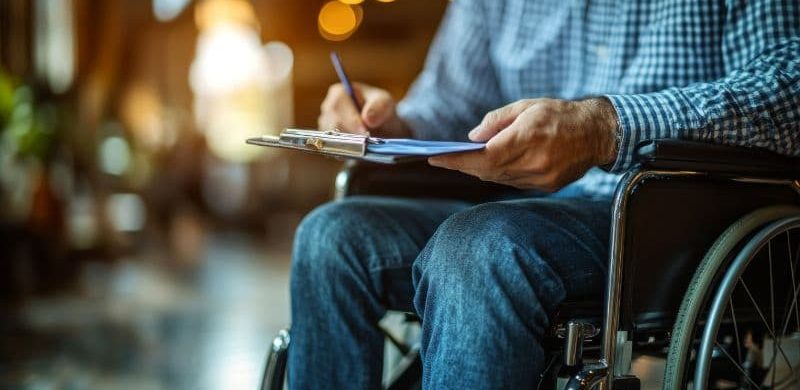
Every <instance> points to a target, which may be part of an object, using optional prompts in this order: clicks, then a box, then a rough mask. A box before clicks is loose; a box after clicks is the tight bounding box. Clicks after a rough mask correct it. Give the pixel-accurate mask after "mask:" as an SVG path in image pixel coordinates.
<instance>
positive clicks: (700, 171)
mask: <svg viewBox="0 0 800 390" xmlns="http://www.w3.org/2000/svg"><path fill="white" fill-rule="evenodd" d="M658 142H659V141H654V144H653V146H658V145H655V144H656V143H658ZM660 142H662V143H665V144H666V146H667V147H668V148H669V149H672V148H673V147H674V148H675V149H674V150H670V151H669V153H673V152H677V153H676V154H677V155H682V154H683V152H684V151H683V150H679V149H680V148H686V149H688V150H689V152H690V153H695V154H703V153H704V152H707V151H710V152H713V153H712V154H716V157H720V156H721V154H720V153H724V152H725V150H734V151H735V153H739V155H738V156H737V157H736V158H735V159H733V160H734V161H739V165H740V166H741V165H742V164H741V159H742V156H744V157H745V158H753V157H761V156H766V157H768V158H769V159H770V160H772V162H775V164H778V165H780V164H782V165H780V169H781V171H780V172H778V171H774V172H773V171H772V170H771V169H772V168H771V166H770V165H769V163H768V164H765V165H762V166H758V165H757V164H756V165H757V166H754V167H751V168H752V169H742V170H743V171H747V172H750V173H745V174H741V173H736V172H737V170H736V169H733V170H729V168H730V165H731V163H730V159H728V158H726V157H724V156H723V157H722V158H719V159H718V160H715V161H713V162H711V163H710V164H705V163H703V162H702V161H696V160H693V161H694V162H688V163H686V164H682V162H686V161H682V160H681V158H680V156H679V158H677V159H675V161H670V162H668V163H666V164H660V162H661V161H659V158H660V157H658V155H657V153H656V156H654V157H652V161H650V162H649V163H648V161H646V159H644V160H645V161H642V166H639V167H637V168H634V169H632V170H630V171H628V172H627V173H626V174H625V175H624V176H623V178H622V180H621V182H620V184H619V185H618V187H617V189H616V191H615V194H614V199H613V203H612V221H611V233H610V247H609V268H608V278H607V283H606V289H605V296H604V302H603V306H602V307H603V318H602V328H601V329H600V330H599V333H601V334H602V340H601V344H600V356H599V359H598V360H597V361H596V362H593V363H587V364H582V363H581V359H582V356H581V355H582V345H583V341H584V336H587V337H591V336H594V335H596V334H597V333H596V332H595V331H596V329H595V328H594V326H593V325H592V324H589V323H583V322H580V321H577V322H576V321H574V320H571V319H569V318H568V319H567V321H566V322H564V323H563V324H566V326H565V328H564V329H563V332H560V334H559V336H563V338H564V339H565V340H564V342H563V355H564V356H563V362H564V365H565V366H567V367H570V366H573V365H574V366H575V367H579V370H578V371H577V373H575V374H574V375H572V376H571V377H570V378H569V380H568V381H567V383H566V384H565V386H564V388H565V389H570V390H573V389H592V388H597V389H601V390H609V389H612V388H613V387H614V382H615V380H621V379H623V378H632V377H630V376H627V375H626V374H627V373H628V371H629V368H630V364H631V350H630V349H629V348H630V346H631V343H632V341H633V340H629V334H628V332H627V331H626V330H622V329H621V327H620V322H621V321H620V318H621V316H622V315H623V310H622V289H623V283H622V282H623V270H624V269H625V268H624V267H625V261H624V260H625V244H626V243H625V239H626V222H627V219H628V211H629V210H628V208H629V204H630V201H631V197H632V195H633V194H634V192H635V191H636V188H637V186H639V185H640V184H642V183H643V182H644V181H647V180H650V179H657V180H663V179H676V178H678V179H685V178H704V177H711V176H713V177H714V178H715V179H721V180H724V181H726V182H733V183H751V184H759V185H770V186H773V185H774V186H785V187H789V188H791V189H792V190H793V191H794V192H796V193H797V194H798V196H800V179H794V178H797V177H800V173H797V172H800V170H797V168H796V166H797V161H800V160H798V159H790V158H785V157H776V156H774V155H771V154H769V153H767V154H763V153H761V152H749V151H746V150H745V151H744V152H741V149H740V151H736V149H737V148H731V147H722V146H713V145H712V146H709V145H705V146H703V145H700V146H698V143H692V142H685V141H674V140H666V141H660ZM699 148H702V149H699ZM693 149H697V150H693ZM736 159H739V160H736ZM640 160H642V159H641V156H640ZM687 161H688V160H687ZM790 161H791V162H790ZM726 165H727V166H726ZM778 165H775V166H778ZM687 168H688V169H687ZM786 177H792V178H786ZM477 182H479V181H478V180H474V183H471V185H473V186H474V185H475V184H476V183H477ZM489 186H494V187H495V188H493V191H495V192H496V191H497V186H496V185H491V184H490V185H489ZM352 187H353V178H352V169H350V168H345V169H344V170H342V171H340V173H339V174H338V175H337V177H336V180H335V194H336V195H335V197H336V198H337V199H340V198H342V197H345V196H347V195H349V192H350V191H351V190H352ZM506 189H507V188H506ZM288 345H289V333H288V332H284V331H282V332H281V333H280V334H279V335H278V337H276V339H275V341H274V342H273V345H272V348H271V352H270V356H269V357H268V362H267V367H266V370H265V372H264V374H265V375H264V378H263V380H262V389H272V390H276V389H279V388H281V387H282V385H283V379H284V370H285V359H286V352H287V349H288ZM552 350H553V349H551V351H552ZM633 379H635V378H633ZM636 381H637V382H636V383H637V384H638V380H636ZM622 387H626V386H622Z"/></svg>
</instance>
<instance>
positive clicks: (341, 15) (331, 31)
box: [317, 0, 364, 41]
mask: <svg viewBox="0 0 800 390" xmlns="http://www.w3.org/2000/svg"><path fill="white" fill-rule="evenodd" d="M350 1H352V0H350ZM363 15H364V14H363V10H362V9H361V6H359V5H350V4H345V3H343V2H341V1H330V2H328V3H326V4H325V5H323V6H322V9H321V10H320V11H319V17H318V19H317V20H318V26H319V32H320V34H321V35H322V36H323V37H324V38H325V39H327V40H331V41H342V40H345V39H347V38H349V37H350V35H352V34H353V33H354V32H355V31H356V29H357V28H358V26H359V24H360V23H361V20H362V18H363Z"/></svg>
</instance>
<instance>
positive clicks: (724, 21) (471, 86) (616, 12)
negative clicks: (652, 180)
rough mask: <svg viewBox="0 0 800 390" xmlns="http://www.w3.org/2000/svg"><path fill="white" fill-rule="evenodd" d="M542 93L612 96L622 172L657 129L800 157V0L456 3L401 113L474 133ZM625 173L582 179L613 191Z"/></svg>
mask: <svg viewBox="0 0 800 390" xmlns="http://www.w3.org/2000/svg"><path fill="white" fill-rule="evenodd" d="M542 96H550V97H558V98H562V99H577V98H581V97H587V96H606V97H608V98H609V99H610V100H611V102H612V103H613V105H614V107H615V108H616V111H617V114H618V116H619V122H620V129H619V130H620V136H621V139H620V145H619V146H620V147H619V155H618V157H617V160H616V162H615V164H614V166H613V168H612V169H611V172H614V173H617V174H619V173H621V172H624V171H625V170H626V169H628V168H630V167H631V166H632V165H633V164H634V158H633V153H634V151H635V147H636V145H637V144H638V143H639V142H642V141H645V140H649V139H654V138H683V139H692V140H701V141H704V142H713V143H719V144H728V145H741V146H748V147H759V148H765V149H769V150H772V151H775V152H778V153H782V154H787V155H793V156H798V155H800V2H798V0H783V1H780V0H659V1H656V0H584V1H580V0H536V1H530V0H455V1H454V2H453V3H452V4H451V5H450V6H449V9H448V11H447V13H446V15H445V18H444V20H443V22H442V25H441V27H440V30H439V33H438V35H437V37H436V39H435V40H434V42H433V45H432V47H431V50H430V53H429V56H428V59H427V62H426V65H425V69H424V70H423V72H422V73H421V74H420V76H419V78H418V79H417V81H416V82H415V84H414V85H413V87H412V88H411V90H410V92H409V94H408V96H406V98H405V99H404V100H403V101H402V102H401V104H400V106H399V109H398V111H399V113H400V116H401V117H403V118H404V119H405V120H406V121H407V123H408V124H409V125H410V127H411V128H412V129H413V131H414V133H415V134H414V135H415V136H416V137H418V138H422V139H466V133H467V131H468V130H469V129H471V128H472V127H474V126H475V125H477V124H478V123H479V122H480V120H481V119H482V117H483V115H484V114H485V113H486V112H488V111H490V110H492V109H495V108H498V107H500V106H503V105H505V104H508V103H510V102H513V101H516V100H519V99H524V98H533V97H542ZM617 174H609V173H606V172H604V171H601V170H599V169H592V170H590V171H589V173H588V174H587V175H586V176H584V178H582V179H580V180H579V188H582V189H583V190H584V192H585V194H586V195H587V196H608V195H610V194H612V193H613V191H614V188H615V186H616V183H617V182H618V181H619V175H617Z"/></svg>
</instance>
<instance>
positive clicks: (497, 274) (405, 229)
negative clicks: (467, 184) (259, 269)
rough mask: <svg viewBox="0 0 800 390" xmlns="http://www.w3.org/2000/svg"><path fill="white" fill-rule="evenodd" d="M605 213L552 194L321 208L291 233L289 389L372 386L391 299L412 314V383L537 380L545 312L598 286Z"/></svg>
mask: <svg viewBox="0 0 800 390" xmlns="http://www.w3.org/2000/svg"><path fill="white" fill-rule="evenodd" d="M610 211H611V202H610V199H586V198H575V197H568V196H563V195H562V196H558V195H556V196H550V197H545V198H531V199H515V200H505V201H500V202H492V203H484V204H480V205H470V204H467V203H463V202H457V201H442V200H409V199H393V198H382V197H356V198H349V199H346V200H342V201H337V202H332V203H329V204H326V205H323V206H321V207H320V208H318V209H316V210H315V211H313V212H312V213H311V214H309V215H308V216H307V217H306V218H305V219H304V221H303V222H302V223H301V225H300V227H299V228H298V231H297V236H296V239H295V246H294V254H293V263H292V270H291V282H290V286H291V287H290V288H291V300H292V302H291V309H292V345H291V347H290V348H289V362H288V367H289V368H288V381H289V386H290V388H292V389H377V388H380V386H381V370H382V365H383V359H382V356H383V348H384V337H383V334H382V333H381V331H380V330H379V328H378V327H377V323H378V321H379V320H380V318H381V317H382V316H383V315H384V314H385V312H386V310H388V309H392V310H401V311H409V312H416V313H417V314H418V315H419V317H420V319H421V324H422V345H421V356H422V363H423V378H422V379H423V388H425V389H489V388H492V389H494V388H508V389H518V388H519V389H521V388H535V386H536V384H537V383H538V381H539V375H540V374H541V372H542V371H543V370H544V368H545V353H544V350H543V348H542V345H541V340H542V337H543V336H544V334H545V332H546V330H547V328H548V326H549V317H550V315H552V314H553V313H554V311H555V309H556V308H557V306H558V305H559V303H561V302H562V301H563V300H564V299H565V298H567V297H574V298H577V297H585V296H589V295H593V294H602V291H603V285H604V281H605V274H606V272H607V253H608V236H609V227H610V214H611V213H610Z"/></svg>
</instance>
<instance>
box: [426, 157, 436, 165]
mask: <svg viewBox="0 0 800 390" xmlns="http://www.w3.org/2000/svg"><path fill="white" fill-rule="evenodd" d="M428 164H430V165H432V166H434V167H438V166H439V160H438V159H437V158H436V157H430V158H428Z"/></svg>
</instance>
